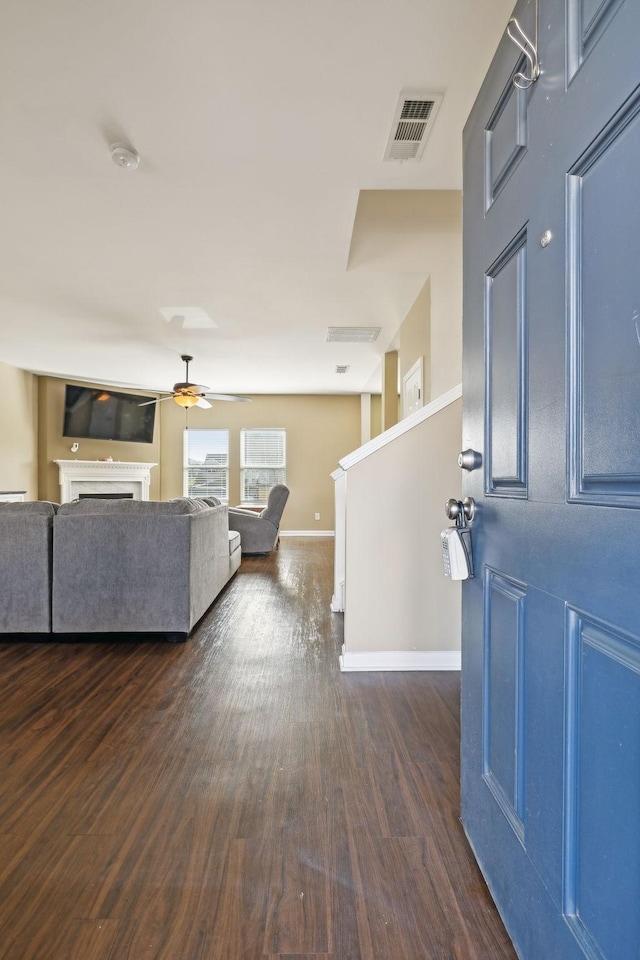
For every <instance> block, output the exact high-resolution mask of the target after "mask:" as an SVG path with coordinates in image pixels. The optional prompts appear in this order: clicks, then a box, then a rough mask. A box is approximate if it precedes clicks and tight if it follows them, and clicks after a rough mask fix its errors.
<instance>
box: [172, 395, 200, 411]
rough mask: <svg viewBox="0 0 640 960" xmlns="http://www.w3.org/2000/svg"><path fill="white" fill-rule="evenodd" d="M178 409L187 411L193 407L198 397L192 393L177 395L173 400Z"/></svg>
mask: <svg viewBox="0 0 640 960" xmlns="http://www.w3.org/2000/svg"><path fill="white" fill-rule="evenodd" d="M173 399H174V400H175V402H176V403H177V404H178V406H179V407H185V408H186V409H187V410H188V409H189V407H194V406H195V405H196V403H197V402H198V400H199V399H200V397H199V396H198V395H197V394H194V393H178V394H176V395H175V396H174V398H173Z"/></svg>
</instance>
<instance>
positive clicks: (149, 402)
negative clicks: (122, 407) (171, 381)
mask: <svg viewBox="0 0 640 960" xmlns="http://www.w3.org/2000/svg"><path fill="white" fill-rule="evenodd" d="M163 400H173V394H172V393H170V394H169V396H168V397H157V398H156V399H155V400H145V402H144V403H139V404H138V406H139V407H148V406H149V405H150V404H152V403H162V401H163Z"/></svg>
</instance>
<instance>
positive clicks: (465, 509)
mask: <svg viewBox="0 0 640 960" xmlns="http://www.w3.org/2000/svg"><path fill="white" fill-rule="evenodd" d="M444 512H445V513H446V515H447V516H448V517H449V520H455V522H456V526H458V527H464V526H466V525H467V523H471V522H472V521H473V518H474V517H475V515H476V502H475V500H474V499H473V497H465V498H464V500H454V499H451V500H447V502H446V504H445V507H444Z"/></svg>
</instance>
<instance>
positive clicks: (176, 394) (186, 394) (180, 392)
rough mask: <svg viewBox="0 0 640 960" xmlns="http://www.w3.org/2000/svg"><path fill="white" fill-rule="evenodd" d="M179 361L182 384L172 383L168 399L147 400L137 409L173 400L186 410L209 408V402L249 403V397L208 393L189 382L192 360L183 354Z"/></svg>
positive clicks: (202, 386) (204, 388)
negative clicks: (180, 362)
mask: <svg viewBox="0 0 640 960" xmlns="http://www.w3.org/2000/svg"><path fill="white" fill-rule="evenodd" d="M181 359H182V360H183V361H184V364H185V375H184V382H182V383H174V385H173V390H172V391H171V393H170V394H169V396H168V397H159V398H158V399H157V400H147V401H146V402H145V403H139V404H138V406H139V407H148V406H149V404H152V403H162V401H163V400H175V402H176V403H177V404H178V405H179V406H181V407H185V408H186V409H188V408H189V407H210V406H211V404H210V403H209V400H232V401H233V402H235V403H251V397H235V396H232V395H231V394H228V393H209V387H205V386H204V385H203V384H201V383H190V382H189V364H190V363H191V361H192V360H193V357H190V356H189V355H188V354H186V353H183V354H182V357H181Z"/></svg>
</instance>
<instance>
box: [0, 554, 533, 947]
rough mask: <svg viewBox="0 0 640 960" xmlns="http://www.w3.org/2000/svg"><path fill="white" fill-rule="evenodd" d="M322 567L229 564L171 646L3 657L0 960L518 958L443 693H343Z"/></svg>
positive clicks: (310, 557)
mask: <svg viewBox="0 0 640 960" xmlns="http://www.w3.org/2000/svg"><path fill="white" fill-rule="evenodd" d="M332 549H333V542H332V541H330V540H314V539H311V538H309V539H284V540H283V541H282V542H281V546H280V548H279V550H278V551H276V552H275V553H274V554H273V555H272V556H271V557H270V558H267V559H258V558H255V559H246V560H245V561H244V562H243V565H242V568H241V570H240V572H239V573H238V575H237V576H236V577H235V579H234V580H233V581H232V582H231V583H230V584H229V586H228V587H227V588H226V590H225V591H224V593H223V594H222V595H221V596H220V597H219V598H218V600H217V602H216V603H215V605H214V607H213V608H212V609H211V611H210V612H209V613H208V615H207V616H206V617H205V618H204V620H203V621H202V622H201V623H200V625H199V626H198V628H197V629H196V631H195V632H194V634H193V636H192V638H191V639H190V640H189V641H187V643H186V644H180V645H172V644H167V643H158V642H154V643H151V642H144V643H135V642H131V643H129V642H121V643H102V644H101V643H91V644H88V643H86V644H85V643H79V644H68V643H67V644H60V643H46V644H43V643H26V642H18V643H16V642H5V643H2V644H0V677H1V682H2V687H1V689H2V697H1V698H0V738H1V740H0V747H1V756H0V844H1V850H2V853H1V857H0V958H1V960H268V958H280V960H304V958H314V960H423V958H424V960H514V958H515V953H514V952H513V949H512V947H511V946H510V943H509V940H508V938H507V936H506V934H505V932H504V929H503V927H502V924H501V922H500V920H499V918H498V916H497V913H496V911H495V908H494V907H493V904H492V902H491V899H490V897H489V895H488V893H487V890H486V888H485V886H484V883H483V881H482V878H481V876H480V874H479V871H478V869H477V867H476V866H475V862H474V860H473V858H472V856H471V853H470V851H469V848H468V846H467V843H466V841H465V839H464V835H463V831H462V828H461V826H460V823H459V820H458V737H459V729H458V703H459V677H458V675H457V674H455V673H438V674H430V673H389V674H385V673H375V674H345V675H341V674H340V672H339V669H338V659H337V657H338V652H339V647H340V644H341V628H342V623H341V618H340V616H339V615H336V614H331V612H330V610H329V600H330V596H331V591H332ZM78 602H79V603H80V602H82V598H80V597H79V598H78Z"/></svg>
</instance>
